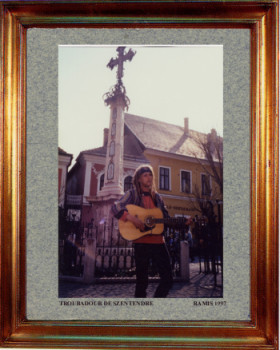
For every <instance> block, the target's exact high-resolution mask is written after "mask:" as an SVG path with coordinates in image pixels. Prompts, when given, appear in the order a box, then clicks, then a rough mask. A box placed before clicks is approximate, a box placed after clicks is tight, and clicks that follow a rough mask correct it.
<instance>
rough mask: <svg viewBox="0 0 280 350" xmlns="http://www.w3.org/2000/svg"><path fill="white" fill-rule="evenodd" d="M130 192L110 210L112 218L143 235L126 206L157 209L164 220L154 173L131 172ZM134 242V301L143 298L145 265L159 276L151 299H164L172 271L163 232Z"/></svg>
mask: <svg viewBox="0 0 280 350" xmlns="http://www.w3.org/2000/svg"><path fill="white" fill-rule="evenodd" d="M132 183H133V188H132V189H130V190H129V191H127V192H126V193H125V194H124V196H123V197H122V198H121V199H120V200H119V201H117V202H115V203H114V205H113V206H112V211H113V213H114V215H115V217H116V218H117V219H119V220H122V221H126V222H127V221H129V222H131V223H133V225H134V226H135V227H136V228H138V229H139V230H141V231H144V229H145V225H144V223H143V222H142V221H141V220H140V219H139V218H138V217H137V216H134V215H131V214H129V212H128V210H127V208H126V206H127V205H129V204H134V205H137V206H140V207H142V208H145V209H152V208H159V209H160V210H161V211H162V213H163V217H164V218H168V212H167V210H166V208H165V206H164V202H163V200H162V198H161V197H160V195H159V194H158V192H157V191H156V188H155V183H154V172H153V169H152V167H151V166H150V165H141V166H140V167H138V168H137V169H136V170H135V173H134V176H133V181H132ZM133 242H134V255H135V265H136V288H135V298H146V290H147V287H148V268H149V261H150V259H152V261H153V263H155V264H156V266H157V269H158V273H159V275H160V283H159V285H158V287H157V289H156V291H155V294H154V297H155V298H165V297H166V296H167V294H168V292H169V290H170V288H171V286H172V270H171V265H170V257H169V253H168V250H167V247H166V245H165V241H164V236H163V232H162V233H161V234H156V235H153V234H146V235H143V236H142V237H140V238H138V239H136V240H134V241H133Z"/></svg>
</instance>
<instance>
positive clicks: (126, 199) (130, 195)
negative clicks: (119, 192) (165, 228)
mask: <svg viewBox="0 0 280 350" xmlns="http://www.w3.org/2000/svg"><path fill="white" fill-rule="evenodd" d="M154 202H155V206H156V207H157V208H160V209H161V211H162V213H163V216H164V217H165V218H167V217H169V215H168V211H167V210H166V208H165V205H164V202H163V200H162V198H161V197H160V195H159V194H158V193H156V194H155V200H154ZM127 204H134V205H138V206H139V207H143V203H142V200H141V198H140V197H139V196H138V193H137V191H136V190H135V188H132V189H130V190H128V191H127V192H126V193H125V194H124V195H123V196H122V197H121V198H120V199H119V200H118V201H116V202H115V203H114V204H113V205H112V212H113V214H114V216H115V217H116V218H117V219H120V218H121V217H122V215H123V213H124V211H127V209H126V206H127Z"/></svg>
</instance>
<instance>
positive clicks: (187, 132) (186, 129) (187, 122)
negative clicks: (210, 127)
mask: <svg viewBox="0 0 280 350" xmlns="http://www.w3.org/2000/svg"><path fill="white" fill-rule="evenodd" d="M184 133H185V134H187V135H188V134H189V118H184Z"/></svg>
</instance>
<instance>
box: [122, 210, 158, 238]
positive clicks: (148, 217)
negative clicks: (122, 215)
mask: <svg viewBox="0 0 280 350" xmlns="http://www.w3.org/2000/svg"><path fill="white" fill-rule="evenodd" d="M126 209H127V210H128V212H129V214H130V215H133V216H136V217H138V219H140V220H141V221H143V222H144V224H145V230H144V231H140V230H139V229H138V228H136V227H135V226H134V225H133V223H132V222H130V221H123V220H119V230H120V234H121V236H122V237H123V238H124V239H126V240H127V241H134V240H136V239H138V238H141V237H143V236H146V235H150V234H152V235H160V234H162V232H163V229H164V224H163V223H157V224H154V223H153V219H163V213H162V211H161V210H160V209H159V208H153V209H144V208H142V207H138V206H137V205H133V204H128V205H127V206H126Z"/></svg>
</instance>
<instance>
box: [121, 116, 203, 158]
mask: <svg viewBox="0 0 280 350" xmlns="http://www.w3.org/2000/svg"><path fill="white" fill-rule="evenodd" d="M125 124H126V125H127V126H128V128H129V129H130V130H131V132H132V133H133V134H134V135H135V136H136V137H137V138H138V139H139V141H140V142H141V143H142V144H143V145H144V147H145V148H149V149H153V150H157V151H163V152H168V153H173V154H177V155H184V156H190V157H194V154H196V156H197V157H199V158H204V156H203V154H202V152H201V150H200V149H199V147H198V145H197V144H196V142H195V141H194V138H195V137H198V136H199V135H203V134H201V133H199V132H197V131H194V130H189V132H188V134H186V133H185V132H184V128H183V127H181V126H178V125H173V124H169V123H165V122H162V121H158V120H154V119H149V118H144V117H140V116H137V115H133V114H128V113H126V114H125ZM204 135H205V134H204ZM205 136H206V135H205Z"/></svg>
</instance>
